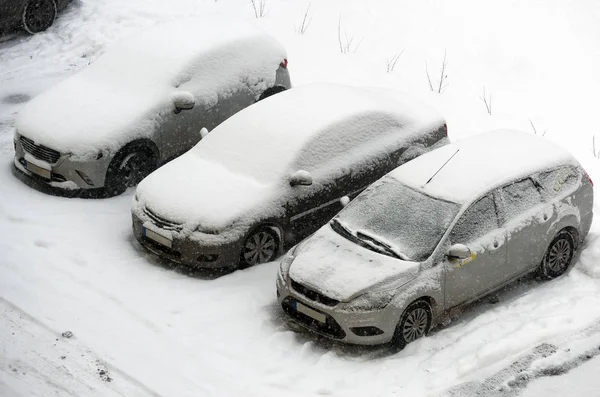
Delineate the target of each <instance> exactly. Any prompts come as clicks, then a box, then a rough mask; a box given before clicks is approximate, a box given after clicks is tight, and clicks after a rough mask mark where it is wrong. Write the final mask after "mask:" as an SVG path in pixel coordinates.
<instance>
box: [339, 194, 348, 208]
mask: <svg viewBox="0 0 600 397" xmlns="http://www.w3.org/2000/svg"><path fill="white" fill-rule="evenodd" d="M349 202H350V197H348V196H344V197H340V204H342V207H345V206H347V205H348V203H349Z"/></svg>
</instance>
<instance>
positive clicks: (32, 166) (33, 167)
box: [25, 161, 52, 179]
mask: <svg viewBox="0 0 600 397" xmlns="http://www.w3.org/2000/svg"><path fill="white" fill-rule="evenodd" d="M25 168H27V170H28V171H30V172H33V173H34V174H36V175H39V176H41V177H42V178H46V179H50V178H51V177H52V172H51V171H50V170H47V169H45V168H42V167H38V166H37V165H35V164H33V163H31V162H29V161H25Z"/></svg>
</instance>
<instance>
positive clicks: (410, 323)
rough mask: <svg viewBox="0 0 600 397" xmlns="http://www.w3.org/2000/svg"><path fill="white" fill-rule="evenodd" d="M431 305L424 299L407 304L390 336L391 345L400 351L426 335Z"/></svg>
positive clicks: (430, 318) (431, 317)
mask: <svg viewBox="0 0 600 397" xmlns="http://www.w3.org/2000/svg"><path fill="white" fill-rule="evenodd" d="M432 319H433V316H432V314H431V306H429V303H427V302H425V301H424V300H418V301H416V302H413V303H411V304H410V305H408V307H407V308H406V310H404V313H402V317H401V318H400V322H399V323H398V325H397V326H396V331H395V332H394V336H393V338H392V347H393V348H394V350H397V351H400V350H402V349H404V347H405V346H406V345H407V344H409V343H411V342H414V341H415V340H417V339H419V338H422V337H424V336H426V335H427V334H428V333H429V329H430V328H431V321H432Z"/></svg>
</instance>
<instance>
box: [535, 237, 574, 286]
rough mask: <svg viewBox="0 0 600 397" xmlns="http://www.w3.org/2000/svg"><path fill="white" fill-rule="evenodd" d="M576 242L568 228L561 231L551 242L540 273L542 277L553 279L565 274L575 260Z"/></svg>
mask: <svg viewBox="0 0 600 397" xmlns="http://www.w3.org/2000/svg"><path fill="white" fill-rule="evenodd" d="M574 251H575V244H574V243H573V237H572V236H571V234H570V233H569V232H567V231H566V230H562V231H561V232H559V233H558V234H557V235H556V237H554V240H552V242H551V243H550V246H549V247H548V250H547V251H546V255H544V259H542V264H541V265H540V273H541V275H542V277H544V278H547V279H552V278H555V277H558V276H560V275H561V274H563V273H564V272H565V271H567V269H568V268H569V266H570V265H571V261H572V260H573V253H574Z"/></svg>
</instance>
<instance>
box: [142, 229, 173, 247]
mask: <svg viewBox="0 0 600 397" xmlns="http://www.w3.org/2000/svg"><path fill="white" fill-rule="evenodd" d="M143 231H144V236H146V237H147V238H149V239H150V240H152V241H156V242H157V243H159V244H161V245H164V246H165V247H169V248H173V240H171V239H170V238H168V237H165V236H163V235H160V234H158V233H156V232H154V231H152V230H150V229H146V228H143Z"/></svg>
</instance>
